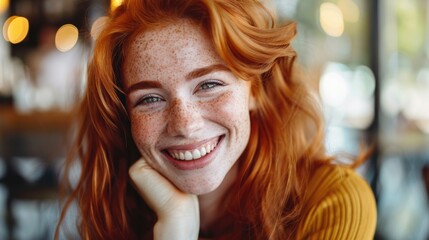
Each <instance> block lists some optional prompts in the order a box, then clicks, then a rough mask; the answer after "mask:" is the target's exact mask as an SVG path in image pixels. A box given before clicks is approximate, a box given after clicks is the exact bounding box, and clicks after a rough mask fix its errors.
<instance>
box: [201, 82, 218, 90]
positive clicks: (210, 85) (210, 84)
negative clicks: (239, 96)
mask: <svg viewBox="0 0 429 240" xmlns="http://www.w3.org/2000/svg"><path fill="white" fill-rule="evenodd" d="M223 85H224V84H223V83H222V82H220V81H214V80H210V81H206V82H204V83H202V84H201V85H200V86H199V88H200V89H201V90H207V89H211V88H215V87H217V86H223Z"/></svg>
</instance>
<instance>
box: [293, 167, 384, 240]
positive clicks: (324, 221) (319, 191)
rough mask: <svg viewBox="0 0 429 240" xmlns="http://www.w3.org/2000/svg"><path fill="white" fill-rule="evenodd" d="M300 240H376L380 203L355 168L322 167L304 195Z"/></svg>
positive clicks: (299, 230)
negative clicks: (377, 214)
mask: <svg viewBox="0 0 429 240" xmlns="http://www.w3.org/2000/svg"><path fill="white" fill-rule="evenodd" d="M303 201H304V208H303V214H304V215H305V217H304V218H303V220H302V221H301V223H300V224H299V228H298V236H299V237H298V238H299V239H372V238H373V236H374V233H375V225H376V219H377V216H376V203H375V199H374V195H373V192H372V190H371V188H370V186H369V185H368V183H367V182H366V181H365V180H364V179H363V178H362V177H361V176H360V175H358V174H357V173H356V172H355V171H354V170H353V169H350V168H348V167H343V166H338V165H327V166H323V167H320V168H318V169H317V170H316V171H315V172H314V173H313V175H312V176H311V179H310V182H309V185H308V187H307V190H306V192H305V194H304V198H303Z"/></svg>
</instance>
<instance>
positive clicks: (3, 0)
mask: <svg viewBox="0 0 429 240" xmlns="http://www.w3.org/2000/svg"><path fill="white" fill-rule="evenodd" d="M8 8H9V0H0V14H2V13H4V12H6V11H7V9H8Z"/></svg>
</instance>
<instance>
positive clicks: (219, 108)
mask: <svg viewBox="0 0 429 240" xmlns="http://www.w3.org/2000/svg"><path fill="white" fill-rule="evenodd" d="M248 96H249V95H248V94H247V92H245V91H231V92H226V93H224V94H222V95H221V96H219V97H218V98H216V99H215V100H213V101H212V102H210V104H208V105H209V106H207V107H206V109H208V110H209V111H210V112H211V113H212V114H214V115H213V116H214V117H215V118H216V119H218V120H219V122H221V123H222V125H225V126H226V127H228V128H232V127H233V128H240V129H241V128H247V127H248V125H249V119H250V118H249V105H248Z"/></svg>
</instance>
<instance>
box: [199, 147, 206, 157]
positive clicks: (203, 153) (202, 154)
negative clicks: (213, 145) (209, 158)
mask: <svg viewBox="0 0 429 240" xmlns="http://www.w3.org/2000/svg"><path fill="white" fill-rule="evenodd" d="M200 152H201V156H205V155H206V154H207V151H206V148H205V147H202V148H201V150H200Z"/></svg>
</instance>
